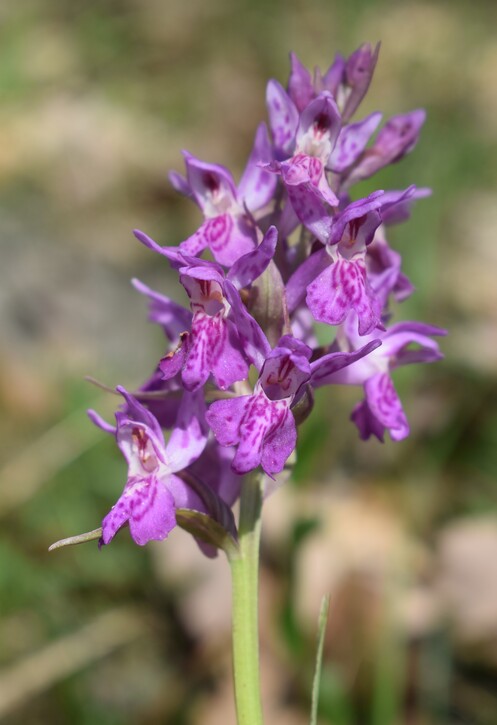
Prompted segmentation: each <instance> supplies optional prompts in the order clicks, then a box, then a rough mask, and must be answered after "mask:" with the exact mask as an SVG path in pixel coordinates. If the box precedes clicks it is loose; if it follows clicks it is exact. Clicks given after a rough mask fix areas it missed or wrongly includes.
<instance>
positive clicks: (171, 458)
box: [166, 390, 209, 473]
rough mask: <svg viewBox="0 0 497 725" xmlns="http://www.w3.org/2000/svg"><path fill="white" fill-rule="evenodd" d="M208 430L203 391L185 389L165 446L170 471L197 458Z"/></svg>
mask: <svg viewBox="0 0 497 725" xmlns="http://www.w3.org/2000/svg"><path fill="white" fill-rule="evenodd" d="M208 430H209V429H208V426H207V422H206V419H205V402H204V396H203V391H202V390H199V391H196V392H194V393H189V392H188V391H185V392H184V394H183V398H182V400H181V405H180V408H179V410H178V417H177V420H176V425H175V427H174V429H173V432H172V433H171V437H170V438H169V441H168V443H167V446H166V456H167V459H168V468H169V470H170V471H171V472H172V473H175V472H176V471H181V470H183V468H186V467H187V466H189V465H190V464H191V463H192V462H193V461H195V460H197V458H198V457H199V456H200V454H201V453H202V451H203V450H204V448H205V445H206V443H207V435H208Z"/></svg>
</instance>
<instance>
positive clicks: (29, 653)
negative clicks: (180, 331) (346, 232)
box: [0, 0, 497, 725]
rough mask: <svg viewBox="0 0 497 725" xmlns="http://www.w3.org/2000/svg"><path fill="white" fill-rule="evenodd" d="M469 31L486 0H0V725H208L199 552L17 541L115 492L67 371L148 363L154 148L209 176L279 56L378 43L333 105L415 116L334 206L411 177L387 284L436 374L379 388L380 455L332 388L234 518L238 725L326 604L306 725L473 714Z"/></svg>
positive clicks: (311, 55)
mask: <svg viewBox="0 0 497 725" xmlns="http://www.w3.org/2000/svg"><path fill="white" fill-rule="evenodd" d="M496 27H497V6H496V4H495V2H493V0H488V2H483V1H480V2H472V3H469V2H466V3H463V2H457V1H448V0H447V2H436V1H435V0H431V1H429V0H425V1H424V2H417V1H415V0H407V1H402V0H397V1H390V2H388V1H383V0H374V1H372V0H369V1H366V0H363V1H362V2H353V1H349V2H345V1H344V2H339V1H338V0H335V1H333V0H322V1H321V0H307V1H306V2H304V0H301V1H299V2H290V1H289V0H275V1H274V2H261V0H252V1H251V2H249V1H248V0H246V1H237V2H233V1H231V2H230V1H229V0H208V2H207V1H206V0H167V2H166V1H164V0H162V1H161V0H99V1H98V2H97V1H96V0H94V1H92V0H71V1H70V0H18V1H17V2H16V1H15V0H11V1H10V2H9V0H3V1H2V2H1V3H0V98H1V104H0V250H1V266H0V275H1V288H0V324H1V335H2V346H1V353H0V408H1V416H0V440H1V442H2V453H3V455H2V468H1V470H0V515H1V517H2V529H1V537H0V613H1V618H0V721H1V722H5V723H12V724H13V725H21V724H22V725H38V724H40V725H45V724H46V723H51V724H53V725H58V724H59V723H60V724H65V723H74V724H75V725H90V724H91V725H94V724H95V723H98V724H99V725H100V724H102V725H120V724H121V723H130V724H133V725H134V724H140V725H153V724H155V723H168V724H171V725H183V724H184V725H187V724H188V725H189V724H192V725H196V724H197V723H198V724H200V723H201V724H202V725H211V724H214V723H233V722H234V711H233V705H232V694H231V679H230V677H231V671H230V667H231V663H230V649H229V648H230V633H229V626H230V602H229V597H230V593H229V577H228V571H227V565H226V563H225V561H224V560H223V559H222V557H219V560H217V561H214V562H211V561H207V560H205V559H203V558H202V556H201V555H200V553H199V552H198V550H197V549H196V547H195V545H194V544H193V543H192V542H191V541H190V540H189V539H188V537H187V536H186V535H184V534H183V533H182V532H174V534H173V535H172V536H171V538H170V540H169V541H168V542H167V543H164V544H158V545H149V546H148V547H146V549H139V548H138V547H135V546H134V545H133V544H132V543H131V541H130V540H129V537H128V536H127V535H126V534H123V535H121V536H119V537H118V538H117V539H116V541H115V542H114V543H113V544H112V546H110V547H107V548H105V550H104V551H101V552H99V551H98V550H97V547H96V545H94V544H88V545H86V546H85V547H79V548H74V549H68V550H62V551H59V552H55V553H53V554H48V553H47V546H48V545H49V544H50V543H51V542H52V541H54V540H56V539H58V538H61V537H63V536H67V535H71V534H74V533H78V532H80V531H87V530H89V529H92V528H94V527H96V526H98V524H99V522H100V520H101V518H102V516H103V515H104V514H105V513H106V512H107V510H108V509H109V507H110V506H111V505H112V503H113V502H114V501H115V499H116V497H117V495H118V494H119V493H120V491H121V488H122V486H123V483H124V476H125V468H124V462H123V460H122V459H121V458H120V456H119V455H118V453H117V452H116V450H115V447H114V446H113V444H112V441H111V440H108V439H106V437H105V436H104V435H103V434H102V433H101V432H99V431H97V430H96V429H94V428H93V427H92V426H91V424H90V423H89V421H88V420H87V418H86V415H85V410H86V408H87V407H89V406H91V407H96V408H97V409H98V410H99V411H100V412H102V413H103V414H107V415H110V414H111V411H112V409H113V405H114V404H115V400H114V399H110V397H111V396H106V395H105V394H103V393H101V392H100V391H98V390H97V389H95V388H92V387H91V386H89V385H88V384H87V383H85V382H84V381H83V376H84V375H85V374H91V375H94V376H95V377H98V378H100V379H102V380H104V381H105V382H106V383H108V384H110V385H114V384H116V383H122V384H124V385H126V386H127V387H129V388H131V389H132V388H133V387H134V386H136V385H137V384H139V383H140V382H141V381H142V380H143V379H144V378H145V377H146V376H147V375H148V374H149V373H150V371H151V370H152V368H153V367H154V365H155V362H156V360H157V359H158V357H159V356H160V355H161V354H162V353H163V339H162V335H161V333H160V330H157V329H154V328H153V327H152V326H151V325H148V324H146V323H145V322H144V321H145V316H146V309H145V304H144V300H143V299H141V298H140V296H139V295H137V294H136V293H135V292H134V291H133V289H132V288H131V286H130V284H129V279H130V278H131V277H132V276H137V277H139V278H141V279H143V280H144V281H146V282H147V283H149V284H150V285H152V286H153V287H155V288H157V289H161V290H163V291H166V290H168V293H170V294H173V295H174V294H176V293H177V294H178V295H180V291H179V290H176V291H175V290H174V284H175V283H174V282H173V280H172V278H171V276H170V274H169V271H168V265H167V264H166V263H165V261H164V263H162V262H161V261H160V260H158V259H157V258H156V257H155V256H154V255H153V254H151V253H150V252H148V251H147V250H145V249H144V248H143V247H141V246H140V245H139V244H138V243H136V241H135V240H134V238H133V237H132V234H131V230H132V229H133V228H134V227H138V228H141V229H143V230H145V231H146V232H148V233H149V234H151V235H152V236H153V237H154V238H156V239H157V240H158V241H160V242H161V243H168V244H173V243H176V242H179V241H181V240H182V239H184V238H185V237H186V236H188V235H189V234H191V233H192V231H194V229H195V228H196V225H198V223H199V215H198V212H197V210H196V208H195V207H193V205H191V204H190V203H188V202H187V201H185V200H183V199H181V198H179V197H178V196H177V195H176V194H175V193H174V192H173V190H172V188H171V186H170V184H169V182H168V180H167V172H168V171H169V170H170V169H172V168H176V169H180V170H181V169H182V159H181V154H180V150H181V149H182V148H187V149H189V150H190V151H191V152H193V153H194V154H196V155H198V156H200V157H201V158H203V159H206V160H209V161H215V162H219V163H224V164H226V165H228V166H229V167H230V168H231V169H232V170H233V171H234V173H235V176H236V175H237V174H239V173H240V171H241V169H242V168H243V165H244V162H245V159H246V156H247V153H248V151H249V149H250V145H251V141H252V136H253V133H254V130H255V127H256V125H257V123H258V122H259V121H260V119H262V118H265V107H264V93H265V84H266V81H267V79H268V78H269V77H275V78H277V79H278V80H280V81H281V82H282V83H286V79H287V74H288V55H287V54H288V51H289V50H292V49H293V50H295V51H296V52H297V53H298V55H299V56H300V58H301V59H302V60H303V62H304V63H305V64H306V65H307V66H311V67H312V66H313V65H314V64H319V65H321V67H327V66H328V65H329V63H330V62H331V60H332V57H333V54H334V53H335V52H336V51H341V52H342V53H346V54H349V53H351V52H352V51H353V50H354V49H355V48H356V47H357V46H358V45H359V44H360V43H362V42H364V41H370V42H373V43H374V42H376V41H377V40H381V41H382V49H381V54H380V61H379V64H378V67H377V71H376V75H375V79H374V82H373V84H372V87H371V89H370V93H369V96H368V98H367V100H366V102H365V103H364V104H363V106H362V107H361V115H365V114H366V113H367V112H369V111H372V110H376V109H379V110H382V111H383V112H384V113H385V115H386V116H388V115H391V114H393V113H400V112H406V111H408V110H411V109H412V108H416V107H419V106H425V107H426V108H427V110H428V121H427V123H426V126H425V127H424V129H423V132H422V136H421V141H420V143H419V144H418V147H417V148H416V150H415V152H414V153H413V154H412V155H410V156H409V157H407V158H406V159H404V160H403V161H402V162H401V163H400V164H398V165H395V166H392V167H390V168H389V169H387V170H385V171H383V172H381V173H380V174H379V175H378V176H377V177H375V179H374V181H373V184H374V186H373V185H371V184H365V185H364V186H363V188H362V189H361V188H359V189H358V190H357V193H358V194H359V193H361V192H362V191H364V192H367V191H369V190H372V189H373V188H387V189H388V188H403V187H406V186H407V185H409V184H411V183H416V184H418V185H421V186H425V185H426V186H430V187H432V188H433V189H434V195H433V197H432V198H430V199H428V200H424V201H422V202H420V203H419V204H418V205H417V207H416V208H415V211H414V214H413V218H412V219H411V221H410V222H409V223H408V224H406V225H405V226H402V227H399V228H396V229H394V230H393V231H392V234H391V240H392V242H393V243H394V246H395V247H396V248H398V249H399V250H401V251H402V252H403V254H404V259H405V271H406V272H407V274H408V275H409V276H410V277H411V279H412V281H413V282H414V284H415V285H416V287H417V294H416V295H415V296H414V297H412V298H411V299H410V300H409V301H408V302H407V303H406V304H405V305H404V306H403V307H402V310H401V311H400V312H401V315H402V317H404V318H406V317H414V318H418V319H423V320H426V321H429V322H431V323H434V324H438V325H442V326H446V327H448V328H449V329H450V333H451V334H450V337H449V338H447V339H446V340H444V341H443V349H444V351H445V353H446V357H447V359H446V361H445V362H443V363H441V364H437V365H436V366H433V367H426V366H425V367H424V368H418V369H413V370H405V371H399V373H398V374H397V375H396V378H395V381H396V385H397V386H398V388H399V391H400V393H401V396H402V398H403V400H404V401H405V409H406V412H407V414H408V417H409V420H410V422H411V426H412V434H411V437H410V438H409V439H408V440H407V441H405V442H403V443H399V444H391V443H386V444H385V445H384V446H382V445H380V444H378V443H377V442H374V441H371V442H368V443H365V444H364V443H360V442H359V441H358V440H357V434H356V431H355V428H354V427H353V426H352V424H350V423H349V422H348V416H349V413H350V409H351V407H352V405H353V404H354V403H355V402H356V401H357V399H358V397H359V392H358V391H357V390H353V389H341V388H335V389H333V390H330V391H321V392H320V395H319V396H318V398H317V405H316V412H315V414H314V415H313V416H312V417H311V418H310V419H309V421H308V422H307V423H306V424H305V426H304V427H303V428H302V430H301V436H300V444H299V461H298V465H297V469H296V475H295V481H294V482H293V483H291V484H288V485H287V486H286V487H285V488H283V489H281V490H280V491H278V492H277V493H276V494H275V495H274V496H273V497H272V498H271V499H270V500H269V502H268V504H267V507H266V512H265V519H264V541H263V567H262V572H261V586H262V591H261V618H262V622H261V637H262V668H263V685H264V699H265V709H266V713H267V722H268V723H285V725H287V724H288V725H293V724H295V725H299V724H301V723H302V724H303V723H306V722H308V711H309V693H310V684H311V676H312V667H313V657H314V648H315V631H316V622H317V615H318V610H319V602H320V599H321V596H322V594H323V593H324V592H325V591H329V592H330V593H331V607H330V622H329V627H328V631H327V636H326V645H325V666H324V672H323V685H322V697H321V708H320V716H321V721H322V723H330V724H333V725H356V724H357V725H359V724H362V723H367V724H368V725H369V724H370V725H411V724H412V725H425V724H426V725H430V724H431V723H436V724H438V723H440V724H441V723H446V724H447V725H449V724H450V725H455V724H456V723H465V724H466V725H469V724H474V725H495V723H497V517H496V513H497V505H496V503H497V483H496V478H495V472H496V470H497V466H496V457H497V407H496V405H495V403H496V398H497V387H496V370H497V365H496V362H497V327H496V321H497V293H496V283H495V266H496V264H497V245H496V244H495V239H494V238H495V229H496V228H497V194H496V191H497V163H496V162H497V154H496V147H497V124H496V118H497V83H496V81H495V77H496V75H497V36H496V33H495V28H496ZM171 290H172V291H171Z"/></svg>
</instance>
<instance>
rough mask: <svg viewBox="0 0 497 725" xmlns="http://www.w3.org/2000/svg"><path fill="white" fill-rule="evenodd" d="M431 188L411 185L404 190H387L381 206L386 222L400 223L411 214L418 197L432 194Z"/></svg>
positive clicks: (422, 197) (382, 217)
mask: <svg viewBox="0 0 497 725" xmlns="http://www.w3.org/2000/svg"><path fill="white" fill-rule="evenodd" d="M431 193H432V192H431V189H428V188H426V187H421V188H417V187H416V186H414V184H413V185H412V186H410V187H409V188H408V189H405V190H404V191H386V192H385V194H384V196H383V204H382V206H381V219H382V221H383V223H384V224H399V223H400V222H404V221H406V220H407V219H409V217H410V216H411V207H412V205H413V204H414V202H415V201H416V200H417V199H425V198H426V197H427V196H431Z"/></svg>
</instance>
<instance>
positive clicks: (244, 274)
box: [227, 227, 278, 289]
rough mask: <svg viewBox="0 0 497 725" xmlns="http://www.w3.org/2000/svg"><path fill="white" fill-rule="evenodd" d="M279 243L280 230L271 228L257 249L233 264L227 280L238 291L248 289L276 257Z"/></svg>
mask: <svg viewBox="0 0 497 725" xmlns="http://www.w3.org/2000/svg"><path fill="white" fill-rule="evenodd" d="M277 241H278V230H277V229H276V227H269V229H268V230H267V232H266V234H265V235H264V239H263V240H262V242H261V243H260V245H259V246H258V247H257V249H255V250H254V251H253V252H249V253H248V254H244V255H243V257H240V258H239V259H238V260H237V261H236V262H235V263H234V264H233V266H232V267H231V269H230V271H229V272H228V274H227V278H228V279H229V280H230V281H231V282H232V283H233V284H234V286H235V287H236V288H237V289H241V288H242V287H247V286H248V285H249V284H251V283H252V282H253V281H254V280H255V279H257V278H258V277H260V276H261V274H262V273H263V272H264V270H265V269H266V267H267V266H268V264H269V262H270V261H271V260H272V258H273V256H274V252H275V250H276V243H277Z"/></svg>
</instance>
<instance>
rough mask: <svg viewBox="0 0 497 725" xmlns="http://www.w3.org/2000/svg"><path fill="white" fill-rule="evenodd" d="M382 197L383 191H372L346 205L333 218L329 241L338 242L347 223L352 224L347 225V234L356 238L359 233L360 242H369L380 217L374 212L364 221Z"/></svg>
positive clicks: (343, 233)
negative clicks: (360, 235)
mask: <svg viewBox="0 0 497 725" xmlns="http://www.w3.org/2000/svg"><path fill="white" fill-rule="evenodd" d="M382 197H383V191H374V192H373V193H372V194H370V195H369V196H367V197H366V198H364V199H358V200H357V201H354V202H352V204H349V205H348V206H346V207H345V209H344V210H343V211H341V212H340V214H338V215H337V216H336V217H335V218H334V219H333V225H332V227H331V234H330V238H329V243H330V244H338V243H339V242H340V241H341V239H342V238H343V237H344V235H345V234H346V232H347V225H352V227H350V226H349V234H348V236H350V237H353V238H356V237H357V236H358V234H359V233H361V234H362V237H361V240H362V244H363V245H367V244H369V243H370V242H371V241H372V238H373V235H374V230H375V229H376V228H377V227H378V226H379V224H380V223H381V217H380V216H379V215H378V214H375V215H374V216H372V217H370V219H369V220H368V223H367V224H366V223H365V222H366V217H367V215H368V214H371V213H372V212H375V211H376V210H377V209H379V208H380V207H381V200H382ZM374 224H376V226H374ZM352 232H353V233H352Z"/></svg>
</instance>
